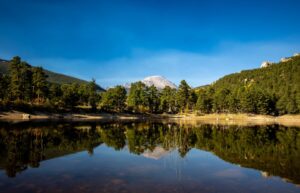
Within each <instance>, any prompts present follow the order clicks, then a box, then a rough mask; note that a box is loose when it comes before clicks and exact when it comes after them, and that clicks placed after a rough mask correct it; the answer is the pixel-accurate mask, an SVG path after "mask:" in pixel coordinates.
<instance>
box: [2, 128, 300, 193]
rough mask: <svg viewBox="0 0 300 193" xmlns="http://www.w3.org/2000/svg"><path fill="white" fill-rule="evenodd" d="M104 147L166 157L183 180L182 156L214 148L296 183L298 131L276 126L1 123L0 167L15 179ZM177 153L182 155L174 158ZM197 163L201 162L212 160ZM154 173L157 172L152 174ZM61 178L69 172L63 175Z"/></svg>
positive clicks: (299, 177)
mask: <svg viewBox="0 0 300 193" xmlns="http://www.w3.org/2000/svg"><path fill="white" fill-rule="evenodd" d="M100 145H101V146H100ZM106 146H108V147H110V148H113V149H114V150H115V151H118V152H120V154H119V155H120V156H121V155H122V154H121V153H122V152H124V151H125V152H130V154H131V155H132V154H133V155H139V156H143V157H145V158H149V159H152V160H162V159H164V158H165V159H164V160H165V161H166V160H169V161H167V163H165V165H166V166H165V167H171V168H173V169H174V170H176V176H177V178H178V179H180V178H181V172H182V171H181V168H182V166H181V165H182V164H184V163H183V162H182V161H184V160H185V159H184V158H185V157H186V156H188V155H189V154H190V155H189V156H190V157H192V158H191V159H190V161H189V163H185V164H188V165H189V167H191V168H193V164H195V165H196V164H200V163H199V162H201V159H198V160H197V159H196V158H193V156H196V157H197V156H199V155H198V154H196V153H193V151H196V150H202V151H203V150H204V151H208V152H212V153H213V154H215V155H217V156H218V157H219V158H221V159H222V160H225V161H226V162H229V163H233V164H237V165H240V166H242V167H244V168H253V169H256V170H259V171H260V172H261V175H262V176H263V177H265V178H269V177H271V176H279V177H281V179H282V180H285V181H288V182H291V183H294V184H300V163H299V160H300V130H299V128H292V127H290V128H287V127H282V126H278V125H273V126H251V127H241V126H219V125H196V126H195V125H193V126H191V125H178V124H175V123H172V124H163V123H107V124H96V123H87V124H67V123H65V124H53V125H44V124H33V125H22V124H21V125H20V124H19V125H3V126H1V127H0V170H4V171H5V172H6V175H7V176H8V177H16V176H17V175H18V174H20V173H22V172H23V171H25V170H27V169H29V168H37V167H39V166H40V163H41V162H42V161H44V160H50V159H53V158H59V157H64V156H66V155H70V154H73V153H76V152H82V151H87V152H88V153H89V154H90V156H93V154H94V151H95V149H98V148H99V147H106ZM102 151H104V150H102ZM95 154H96V153H95ZM178 155H179V156H180V157H181V158H182V159H177V158H174V156H178ZM203 155H205V152H204V154H203ZM123 156H124V157H125V155H123ZM173 158H174V159H173ZM103 159H104V158H103ZM120 159H123V158H120ZM123 160H125V158H124V159H123ZM178 160H179V161H178ZM180 160H181V161H180ZM77 161H81V160H80V159H78V160H77ZM108 161H109V162H112V163H113V162H114V160H108ZM124 162H125V161H124ZM170 163H171V164H170ZM82 164H84V163H82ZM201 164H202V165H203V166H205V164H211V163H206V162H203V163H201ZM121 165H122V164H120V163H119V164H111V165H110V166H111V167H112V168H111V170H110V171H109V172H110V173H111V172H112V171H115V170H116V168H118V167H121ZM81 167H83V166H81ZM84 167H89V166H84ZM99 167H101V165H99ZM195 167H196V166H195ZM199 167H200V166H199ZM203 168H205V167H203ZM96 169H99V168H98V167H97V168H96ZM126 169H127V170H126V171H127V172H125V171H121V172H120V173H118V175H119V174H120V175H121V176H122V175H127V174H128V173H130V172H132V171H140V172H147V173H149V174H150V173H151V174H152V175H151V178H155V177H153V176H155V175H157V174H159V172H160V171H159V170H161V168H160V167H158V166H157V165H147V164H135V165H134V166H132V167H130V168H126ZM210 169H211V168H210ZM211 170H212V169H211ZM154 171H156V172H157V173H153V172H154ZM193 173H194V171H193V170H192V169H191V170H190V171H189V174H190V175H191V176H192V174H193ZM210 173H211V174H212V175H214V176H215V177H219V178H222V177H223V178H224V177H226V178H233V179H242V178H243V176H244V174H243V173H242V172H241V171H240V170H239V169H238V168H224V169H222V170H218V171H210ZM198 175H199V174H198ZM135 177H136V176H135ZM64 178H66V179H68V178H72V176H69V175H68V174H65V175H64ZM207 178H208V176H207ZM127 179H130V178H129V177H128V178H127ZM139 180H142V179H139ZM164 180H167V179H164ZM185 180H186V179H185ZM73 182H74V181H73ZM110 183H112V185H114V184H117V185H120V186H126V183H127V182H125V181H124V179H118V178H117V179H115V178H114V179H111V181H110ZM140 183H146V182H142V181H141V182H140ZM147 183H148V182H147ZM199 184H201V183H200V182H199ZM199 184H197V185H199ZM186 185H188V184H186ZM190 185H191V184H190ZM191 186H196V185H195V184H194V185H191ZM195 190H199V189H195ZM108 192H109V190H108Z"/></svg>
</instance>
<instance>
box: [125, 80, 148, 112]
mask: <svg viewBox="0 0 300 193" xmlns="http://www.w3.org/2000/svg"><path fill="white" fill-rule="evenodd" d="M147 102H148V101H147V92H146V85H145V84H144V83H142V82H136V83H132V84H131V87H130V91H129V94H128V98H127V105H128V107H129V108H130V109H132V110H133V112H139V111H144V110H145V107H146V106H147Z"/></svg>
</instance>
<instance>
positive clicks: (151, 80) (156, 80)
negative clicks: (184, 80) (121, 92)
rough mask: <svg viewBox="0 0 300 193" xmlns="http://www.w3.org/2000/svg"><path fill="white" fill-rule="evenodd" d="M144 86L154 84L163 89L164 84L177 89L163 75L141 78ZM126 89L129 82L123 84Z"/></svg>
mask: <svg viewBox="0 0 300 193" xmlns="http://www.w3.org/2000/svg"><path fill="white" fill-rule="evenodd" d="M141 82H143V83H144V84H145V85H146V86H152V85H154V86H155V87H156V88H157V89H158V90H162V89H164V88H165V87H166V86H169V87H171V88H175V89H177V86H176V85H175V84H174V83H173V82H171V81H169V80H168V79H166V78H165V77H163V76H148V77H146V78H144V79H143V80H141ZM125 88H126V89H130V83H127V84H125Z"/></svg>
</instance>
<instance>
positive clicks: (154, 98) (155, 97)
mask: <svg viewBox="0 0 300 193" xmlns="http://www.w3.org/2000/svg"><path fill="white" fill-rule="evenodd" d="M159 97H160V96H159V92H158V90H157V88H156V87H155V86H154V85H152V86H150V87H149V88H147V101H148V102H147V106H148V109H149V111H150V112H151V113H157V112H158V110H159V103H160V98H159Z"/></svg>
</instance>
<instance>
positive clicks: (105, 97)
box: [100, 86, 126, 112]
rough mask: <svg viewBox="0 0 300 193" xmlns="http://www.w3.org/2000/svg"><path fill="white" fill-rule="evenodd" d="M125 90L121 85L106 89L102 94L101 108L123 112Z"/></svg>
mask: <svg viewBox="0 0 300 193" xmlns="http://www.w3.org/2000/svg"><path fill="white" fill-rule="evenodd" d="M125 102H126V90H125V88H124V87H123V86H116V87H114V88H110V89H108V90H107V91H106V92H104V93H103V94H102V99H101V103H100V105H101V108H102V109H104V110H107V111H115V112H123V111H124V109H125V107H126V104H125Z"/></svg>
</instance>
